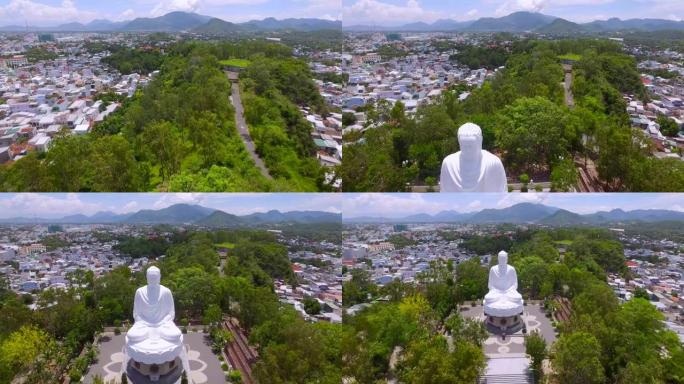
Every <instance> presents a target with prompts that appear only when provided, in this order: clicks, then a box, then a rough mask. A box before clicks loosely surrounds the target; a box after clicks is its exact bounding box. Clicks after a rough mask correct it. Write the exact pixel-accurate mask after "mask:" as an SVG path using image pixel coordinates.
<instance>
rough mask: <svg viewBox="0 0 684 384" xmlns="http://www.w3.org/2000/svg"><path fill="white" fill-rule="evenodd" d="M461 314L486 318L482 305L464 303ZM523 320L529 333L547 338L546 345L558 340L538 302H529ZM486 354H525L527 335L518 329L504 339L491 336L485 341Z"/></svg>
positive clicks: (494, 355)
mask: <svg viewBox="0 0 684 384" xmlns="http://www.w3.org/2000/svg"><path fill="white" fill-rule="evenodd" d="M461 309H462V311H461V315H462V316H463V317H468V318H475V319H478V320H480V321H484V320H485V316H484V308H483V307H482V305H478V306H476V307H471V306H469V305H464V306H462V307H461ZM523 320H524V321H525V324H526V325H527V332H528V334H529V333H531V332H533V331H539V333H540V334H541V335H542V337H544V339H545V340H546V345H547V346H551V344H553V342H555V341H556V332H555V331H554V329H553V326H552V325H551V320H549V319H548V318H547V317H546V316H545V315H544V310H543V309H542V308H541V307H540V306H539V305H538V304H528V305H526V306H525V308H524V314H523ZM484 349H485V354H486V355H487V356H488V357H502V356H506V355H512V356H518V355H521V354H523V355H524V354H525V335H524V334H523V333H522V331H518V332H516V333H514V334H512V335H509V336H507V337H506V339H505V340H504V339H502V338H501V337H498V336H494V335H492V336H490V337H489V338H488V339H487V340H485V342H484Z"/></svg>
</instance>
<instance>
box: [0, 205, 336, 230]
mask: <svg viewBox="0 0 684 384" xmlns="http://www.w3.org/2000/svg"><path fill="white" fill-rule="evenodd" d="M335 222H340V223H341V222H342V216H341V215H340V214H336V213H330V212H321V211H290V212H280V211H276V210H273V211H269V212H263V213H262V212H259V213H252V214H249V215H242V216H238V215H232V214H229V213H226V212H223V211H221V210H217V209H213V208H207V207H203V206H200V205H190V204H175V205H172V206H170V207H166V208H163V209H157V210H153V209H143V210H140V211H137V212H133V213H128V214H116V213H112V212H98V213H96V214H94V215H92V216H86V215H71V216H65V217H61V218H56V219H48V218H28V217H16V218H9V219H0V224H195V225H200V226H207V227H233V226H253V225H263V224H284V223H301V224H318V223H335Z"/></svg>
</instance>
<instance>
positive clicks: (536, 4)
mask: <svg viewBox="0 0 684 384" xmlns="http://www.w3.org/2000/svg"><path fill="white" fill-rule="evenodd" d="M615 1H616V0H505V1H503V2H502V3H501V4H500V5H499V7H498V8H497V9H496V15H498V16H503V15H508V14H510V13H512V12H516V11H529V12H543V11H544V10H545V9H548V8H550V7H567V6H586V7H587V10H588V7H591V6H593V5H601V4H609V3H613V2H615ZM555 16H559V17H563V15H555Z"/></svg>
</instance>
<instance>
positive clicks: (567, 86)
mask: <svg viewBox="0 0 684 384" xmlns="http://www.w3.org/2000/svg"><path fill="white" fill-rule="evenodd" d="M563 70H564V71H565V82H564V83H563V89H564V90H565V105H567V106H568V107H570V108H574V107H575V97H574V96H573V94H572V65H569V64H563Z"/></svg>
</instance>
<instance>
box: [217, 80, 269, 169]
mask: <svg viewBox="0 0 684 384" xmlns="http://www.w3.org/2000/svg"><path fill="white" fill-rule="evenodd" d="M226 76H228V79H230V80H231V82H232V84H233V85H232V97H231V100H230V101H231V102H232V103H233V107H234V108H235V124H236V125H237V129H238V132H239V133H240V137H241V138H242V141H243V142H244V143H245V148H247V152H248V153H249V156H250V157H251V158H252V160H253V161H254V164H256V166H257V167H258V168H259V170H260V171H261V174H262V175H264V177H266V178H267V179H269V180H273V177H271V174H270V173H269V172H268V168H266V164H264V161H263V160H261V158H260V157H259V155H257V153H256V145H254V140H252V136H251V135H250V134H249V129H247V122H246V121H245V109H244V108H243V107H242V98H241V97H240V84H239V83H238V82H237V81H235V79H237V75H236V74H235V72H226Z"/></svg>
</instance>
